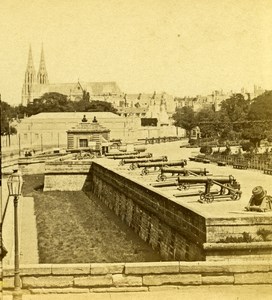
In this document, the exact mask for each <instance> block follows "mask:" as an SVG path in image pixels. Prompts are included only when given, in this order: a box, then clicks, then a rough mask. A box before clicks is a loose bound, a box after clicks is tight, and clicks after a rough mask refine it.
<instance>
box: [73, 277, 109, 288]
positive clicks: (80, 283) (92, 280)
mask: <svg viewBox="0 0 272 300" xmlns="http://www.w3.org/2000/svg"><path fill="white" fill-rule="evenodd" d="M110 285H112V275H105V276H87V277H76V278H75V279H74V286H76V287H93V286H110Z"/></svg>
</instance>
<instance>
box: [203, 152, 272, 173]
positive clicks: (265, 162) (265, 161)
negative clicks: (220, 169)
mask: <svg viewBox="0 0 272 300" xmlns="http://www.w3.org/2000/svg"><path fill="white" fill-rule="evenodd" d="M206 158H208V159H209V160H210V161H212V162H215V163H217V162H218V161H222V162H226V164H227V165H237V164H241V165H246V166H247V167H248V168H250V169H256V170H261V171H263V170H265V169H271V168H272V156H271V155H268V156H267V157H264V156H258V155H256V156H254V157H252V158H245V157H241V156H240V157H239V156H232V155H206Z"/></svg>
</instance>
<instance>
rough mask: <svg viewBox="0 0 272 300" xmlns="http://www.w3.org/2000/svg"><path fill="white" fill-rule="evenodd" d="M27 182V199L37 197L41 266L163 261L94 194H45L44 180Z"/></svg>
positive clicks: (36, 177) (34, 178)
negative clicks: (43, 264) (49, 264)
mask: <svg viewBox="0 0 272 300" xmlns="http://www.w3.org/2000/svg"><path fill="white" fill-rule="evenodd" d="M24 179H25V186H24V195H26V194H28V195H31V196H33V197H34V205H35V215H36V222H37V232H38V249H39V262H40V263H92V262H98V263H99V262H141V261H160V260H161V257H160V255H159V253H157V252H156V251H154V250H153V249H152V248H151V247H150V246H149V245H148V244H147V243H145V242H144V241H143V240H141V239H140V237H138V236H137V234H136V233H135V232H134V231H133V230H132V229H131V228H129V227H128V226H127V225H126V224H124V223H122V221H121V220H120V219H119V218H118V217H117V216H116V215H115V214H114V213H113V212H112V211H111V210H109V208H107V207H106V206H105V205H104V204H103V203H101V201H99V200H98V199H96V197H94V196H93V195H92V194H91V192H86V191H85V192H83V191H74V192H60V191H53V192H43V191H42V189H41V188H42V185H43V176H41V175H28V176H25V178H24ZM89 179H90V178H89ZM89 182H90V181H89ZM87 186H88V185H87ZM88 188H89V186H88ZM85 190H86V188H85ZM86 193H87V194H86Z"/></svg>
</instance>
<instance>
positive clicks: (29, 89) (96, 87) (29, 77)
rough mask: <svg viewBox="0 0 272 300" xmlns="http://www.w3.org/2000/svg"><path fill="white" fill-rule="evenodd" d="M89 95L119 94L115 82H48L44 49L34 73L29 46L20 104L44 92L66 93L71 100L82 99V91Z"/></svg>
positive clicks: (27, 102)
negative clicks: (37, 68)
mask: <svg viewBox="0 0 272 300" xmlns="http://www.w3.org/2000/svg"><path fill="white" fill-rule="evenodd" d="M84 91H85V92H86V93H89V94H90V96H104V95H121V94H122V92H121V90H120V89H119V87H118V85H117V84H116V82H80V81H77V82H73V83H49V79H48V73H47V70H46V65H45V56H44V49H43V46H42V50H41V58H40V65H39V70H38V73H37V74H36V71H35V67H34V62H33V57H32V49H31V46H30V47H29V53H28V62H27V67H26V71H25V78H24V83H23V88H22V105H24V106H26V105H27V104H29V103H32V102H33V100H34V99H38V98H40V97H41V96H42V95H44V94H45V93H54V92H55V93H60V94H63V95H66V96H67V97H68V99H70V100H72V101H78V100H80V99H82V97H83V92H84Z"/></svg>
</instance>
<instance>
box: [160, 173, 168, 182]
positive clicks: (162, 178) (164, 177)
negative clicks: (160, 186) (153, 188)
mask: <svg viewBox="0 0 272 300" xmlns="http://www.w3.org/2000/svg"><path fill="white" fill-rule="evenodd" d="M166 178H167V177H166V176H165V175H163V174H159V175H158V180H160V181H164V180H165V179H166Z"/></svg>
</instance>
